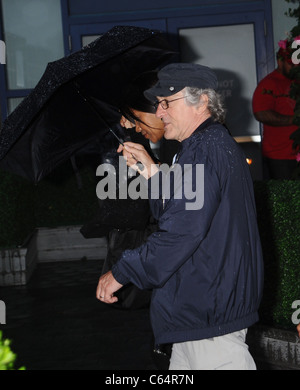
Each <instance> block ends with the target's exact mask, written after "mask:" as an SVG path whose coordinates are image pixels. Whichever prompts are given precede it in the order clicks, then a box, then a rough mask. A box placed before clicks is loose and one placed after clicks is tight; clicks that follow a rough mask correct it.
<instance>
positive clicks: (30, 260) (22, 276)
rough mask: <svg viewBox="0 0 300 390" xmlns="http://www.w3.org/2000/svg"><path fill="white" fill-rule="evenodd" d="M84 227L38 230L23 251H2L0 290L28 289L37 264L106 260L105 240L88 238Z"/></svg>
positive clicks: (27, 241) (0, 259)
mask: <svg viewBox="0 0 300 390" xmlns="http://www.w3.org/2000/svg"><path fill="white" fill-rule="evenodd" d="M79 229H80V226H65V227H64V226H62V227H58V228H38V229H36V230H35V231H34V232H33V233H32V234H31V235H30V237H28V238H27V240H26V242H25V243H24V245H23V247H22V248H15V249H5V250H2V251H1V252H0V253H1V258H0V286H18V285H25V284H26V283H27V282H28V281H29V279H30V276H31V275H32V273H33V271H34V269H35V267H36V264H37V263H49V262H57V261H74V260H82V259H86V260H99V259H104V258H105V256H106V253H107V245H106V239H105V238H92V239H86V238H84V237H83V236H82V235H81V233H80V231H79Z"/></svg>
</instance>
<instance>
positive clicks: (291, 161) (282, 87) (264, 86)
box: [252, 48, 298, 179]
mask: <svg viewBox="0 0 300 390" xmlns="http://www.w3.org/2000/svg"><path fill="white" fill-rule="evenodd" d="M277 64H278V66H277V68H276V69H275V70H274V71H273V72H272V73H270V74H269V75H267V76H266V77H265V78H264V79H262V80H261V81H260V83H259V84H258V86H257V88H256V89H255V91H254V94H253V99H252V107H253V113H254V116H255V118H256V119H257V120H258V121H259V122H261V123H262V124H263V136H262V154H263V160H264V176H265V178H266V179H291V178H292V175H293V172H294V170H295V168H296V167H297V161H296V153H295V151H294V150H293V146H292V145H293V141H292V140H291V139H290V135H291V134H292V133H293V132H294V131H295V130H297V128H298V126H296V125H294V124H293V117H294V108H295V104H296V102H295V100H293V99H291V98H290V97H289V92H290V87H291V84H292V82H293V80H292V79H291V78H290V77H289V72H290V70H291V69H292V67H294V66H295V65H294V64H293V63H292V60H291V54H290V53H289V52H288V51H287V50H284V49H283V48H281V49H280V50H279V51H278V53H277Z"/></svg>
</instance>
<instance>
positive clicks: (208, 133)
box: [96, 63, 263, 370]
mask: <svg viewBox="0 0 300 390" xmlns="http://www.w3.org/2000/svg"><path fill="white" fill-rule="evenodd" d="M216 90H217V78H216V75H215V73H214V72H213V71H212V70H211V69H210V68H208V67H205V66H201V65H197V64H184V63H179V64H170V65H167V66H166V67H165V68H163V69H162V70H160V71H159V73H158V82H157V84H156V85H155V86H154V87H152V88H150V89H149V90H147V91H146V92H145V96H146V97H147V98H148V99H149V100H150V101H152V102H153V103H154V104H155V105H156V107H157V111H156V115H157V117H159V118H161V120H162V121H163V123H164V130H165V134H164V137H165V138H166V139H175V140H178V141H179V142H180V143H181V144H180V145H181V149H180V151H179V153H178V155H177V158H176V164H175V165H176V166H177V168H178V167H179V169H180V168H181V170H182V172H183V173H182V184H183V186H184V185H186V186H188V187H189V188H193V189H194V190H197V188H196V187H197V185H199V183H200V184H201V185H202V190H203V194H204V202H203V205H202V206H201V207H200V208H188V207H187V205H188V204H189V201H190V197H189V193H188V192H185V191H184V192H183V194H182V197H181V198H180V197H178V196H177V195H178V194H177V193H176V192H175V189H174V188H170V196H169V198H168V199H161V197H159V199H157V198H156V197H153V194H154V193H155V191H156V190H157V189H156V188H154V191H153V188H152V183H153V179H154V178H155V177H157V175H163V173H162V172H161V171H160V170H159V168H158V167H155V168H154V167H153V161H152V160H151V159H150V157H149V156H148V155H147V153H146V152H145V150H144V149H143V147H142V146H141V145H138V144H134V143H131V142H128V143H125V148H123V147H122V146H120V147H119V149H118V150H119V151H121V150H122V151H123V155H124V156H125V157H126V159H127V164H128V165H130V166H133V167H136V159H138V160H139V161H141V162H142V164H143V165H144V167H145V169H144V170H143V172H142V173H141V174H143V175H144V176H145V178H146V179H147V180H148V183H149V187H148V188H149V197H150V204H151V209H152V212H153V214H154V215H155V217H156V218H157V219H158V220H159V230H158V231H157V232H155V233H154V234H152V235H151V236H150V237H149V238H148V240H147V242H146V243H145V244H144V245H142V246H141V247H139V248H137V249H134V250H130V251H126V252H124V253H123V254H122V256H121V258H120V259H119V261H118V263H117V264H116V265H115V266H114V267H113V269H112V271H111V272H110V273H108V274H106V275H104V276H102V277H101V278H100V280H99V284H98V287H97V291H96V296H97V298H98V299H100V300H101V301H103V302H106V303H113V302H115V301H116V299H117V298H116V297H115V296H114V292H115V291H117V290H118V289H119V288H120V287H121V286H122V285H124V284H126V283H128V282H132V283H134V284H136V285H137V286H138V287H139V288H145V289H147V288H148V289H149V288H150V289H153V294H152V301H151V309H150V310H151V323H152V327H153V331H154V335H155V340H156V342H157V343H158V344H164V343H173V349H172V355H171V359H170V367H169V369H171V370H181V369H188V370H213V369H224V370H225V369H227V370H233V369H239V370H252V369H256V365H255V363H254V360H253V358H252V356H251V355H250V353H249V351H248V347H247V345H246V343H245V337H246V332H247V328H248V327H249V326H251V325H253V324H254V323H255V322H257V321H258V307H259V304H260V301H261V295H262V288H263V261H262V251H261V245H260V238H259V232H258V227H257V222H256V210H255V201H254V194H253V184H252V179H251V175H250V172H249V167H248V164H247V162H246V157H245V155H244V154H243V152H242V150H241V149H240V147H239V146H238V144H237V143H236V142H235V141H234V139H233V138H232V137H231V136H230V134H229V132H228V130H227V129H226V128H225V127H224V126H223V125H222V124H221V123H222V122H223V121H224V118H225V111H224V108H223V106H222V103H221V101H220V98H219V95H218V94H217V93H216ZM132 155H134V157H135V159H133V158H132ZM187 166H189V167H190V168H191V173H192V174H189V175H186V174H185V173H186V170H185V168H186V167H187ZM198 167H202V169H203V170H202V171H199V172H203V180H202V181H200V182H199V181H198V179H199V177H197V172H198V171H197V168H198ZM171 169H172V168H171ZM198 176H199V173H198ZM161 191H162V190H161V189H160V188H159V192H161ZM151 196H152V198H151Z"/></svg>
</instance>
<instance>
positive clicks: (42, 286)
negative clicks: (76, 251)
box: [0, 260, 157, 370]
mask: <svg viewBox="0 0 300 390" xmlns="http://www.w3.org/2000/svg"><path fill="white" fill-rule="evenodd" d="M101 268H102V261H95V260H90V261H76V262H59V263H47V264H39V265H38V267H37V269H36V270H35V272H34V274H33V276H32V278H31V280H30V282H29V283H28V284H27V286H22V287H4V288H3V287H2V288H1V292H0V299H1V300H3V301H4V302H5V304H6V317H7V318H6V325H0V329H1V330H2V331H3V335H4V337H5V338H9V339H11V340H12V349H13V351H14V352H16V353H17V355H18V360H17V363H16V367H17V368H18V367H19V366H20V365H25V366H26V368H27V369H29V370H130V369H132V370H157V364H155V361H154V359H153V354H152V346H153V345H152V344H153V341H152V331H151V327H150V322H149V313H148V308H145V309H139V310H134V311H128V310H121V309H116V308H113V307H112V306H110V305H106V304H104V303H101V302H99V301H98V300H96V298H95V291H96V285H97V281H98V278H99V275H100V270H101Z"/></svg>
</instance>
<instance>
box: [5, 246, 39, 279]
mask: <svg viewBox="0 0 300 390" xmlns="http://www.w3.org/2000/svg"><path fill="white" fill-rule="evenodd" d="M34 268H35V264H34V259H28V258H27V248H14V249H5V250H1V257H0V286H19V285H23V284H26V283H27V282H28V280H29V278H30V276H31V274H32V272H33V270H34Z"/></svg>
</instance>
